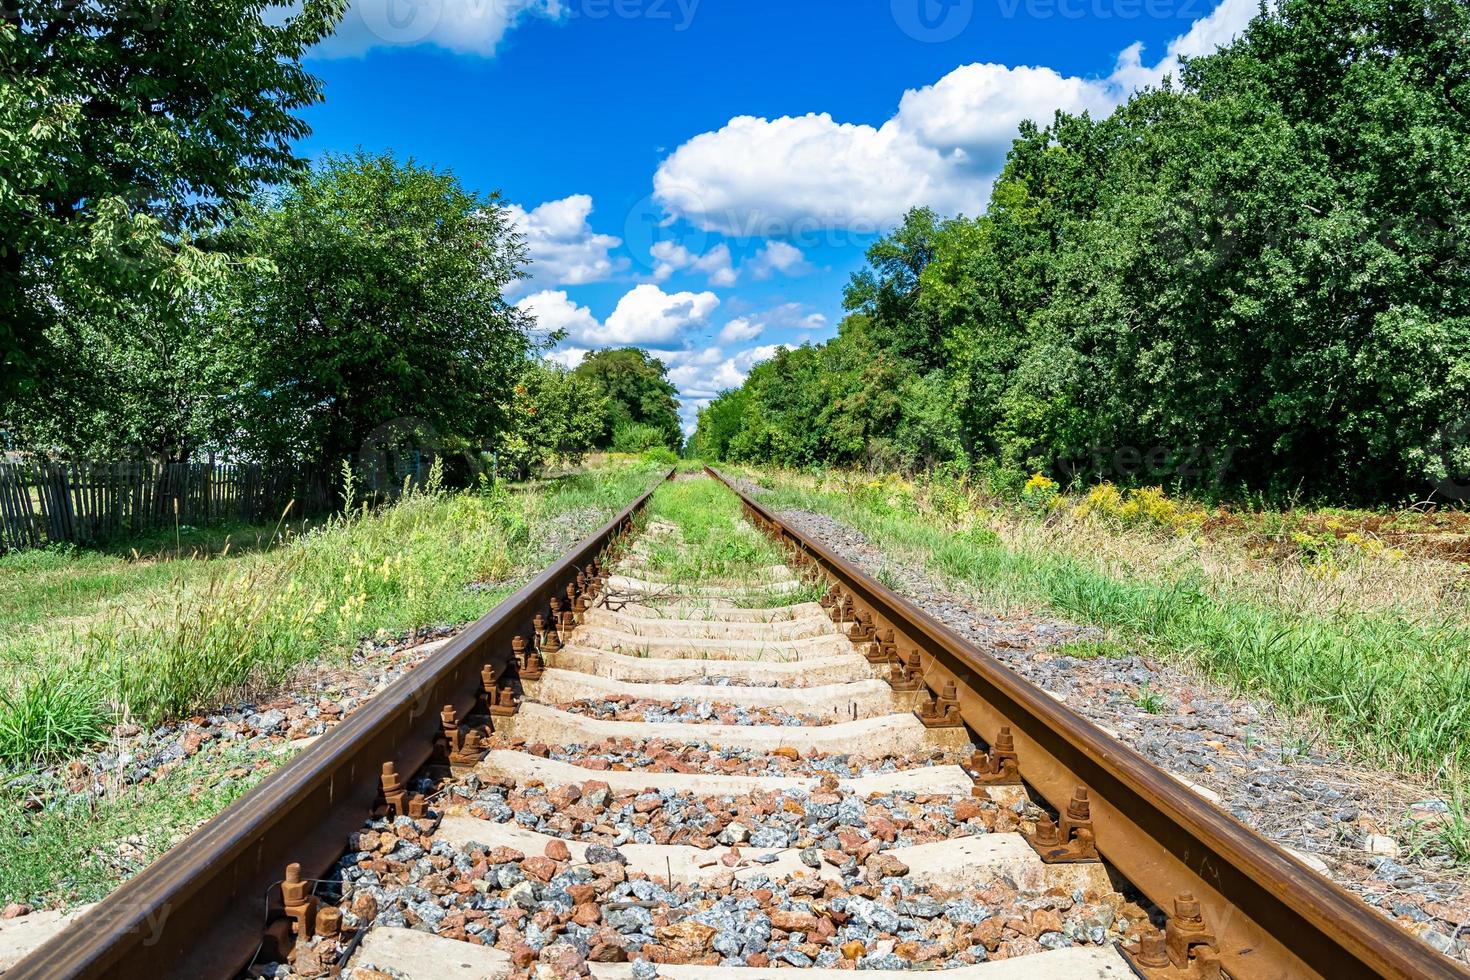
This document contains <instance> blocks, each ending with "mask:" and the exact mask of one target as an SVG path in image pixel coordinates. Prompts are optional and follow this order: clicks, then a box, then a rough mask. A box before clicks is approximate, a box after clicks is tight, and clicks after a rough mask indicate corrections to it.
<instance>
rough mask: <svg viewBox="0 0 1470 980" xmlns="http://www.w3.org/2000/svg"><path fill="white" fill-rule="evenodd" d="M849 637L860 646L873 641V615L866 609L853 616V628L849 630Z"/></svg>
mask: <svg viewBox="0 0 1470 980" xmlns="http://www.w3.org/2000/svg"><path fill="white" fill-rule="evenodd" d="M847 638H848V639H849V640H851V641H852V642H853V643H855V644H857V645H858V646H863V645H865V644H868V643H872V642H873V617H872V616H871V615H870V614H868V613H867V612H865V611H864V610H861V609H860V610H858V613H857V615H856V616H854V617H853V625H852V629H850V630H848V632H847Z"/></svg>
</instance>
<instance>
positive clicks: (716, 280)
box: [649, 241, 740, 287]
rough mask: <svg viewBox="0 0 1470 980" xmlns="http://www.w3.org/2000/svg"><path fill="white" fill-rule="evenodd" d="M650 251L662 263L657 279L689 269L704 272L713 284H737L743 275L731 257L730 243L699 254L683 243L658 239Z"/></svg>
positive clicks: (663, 278)
mask: <svg viewBox="0 0 1470 980" xmlns="http://www.w3.org/2000/svg"><path fill="white" fill-rule="evenodd" d="M649 251H650V253H651V254H652V255H653V257H654V259H656V260H657V262H658V264H657V265H656V266H654V270H653V279H654V282H666V281H667V280H668V278H669V277H670V276H672V275H673V274H674V273H675V272H679V271H682V270H685V269H693V270H695V271H698V272H703V273H704V274H705V275H706V276H707V277H708V278H709V282H710V285H712V286H722V287H728V286H733V285H735V283H736V282H737V281H738V280H739V278H740V274H739V273H738V272H737V271H736V270H735V264H734V261H733V259H732V258H731V257H730V246H729V245H726V244H724V243H721V244H719V245H716V246H715V247H714V248H712V249H710V250H709V251H708V252H706V253H704V254H703V255H695V254H694V253H693V252H691V251H689V249H687V248H685V247H684V246H683V245H679V244H677V243H675V242H667V241H661V242H654V243H653V247H652V248H651V249H649Z"/></svg>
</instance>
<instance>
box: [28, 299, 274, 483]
mask: <svg viewBox="0 0 1470 980" xmlns="http://www.w3.org/2000/svg"><path fill="white" fill-rule="evenodd" d="M210 299H211V296H210V294H208V293H207V292H206V293H201V294H194V295H190V296H188V297H185V298H184V299H182V300H179V301H175V300H173V299H171V298H169V297H167V296H158V295H152V294H144V295H142V296H140V297H139V299H138V300H137V301H136V302H135V303H132V304H128V305H126V306H123V307H122V308H120V309H115V310H113V311H111V312H109V313H108V314H107V315H106V316H100V317H99V316H95V315H94V316H87V315H77V314H75V313H73V312H68V313H67V314H66V315H65V316H64V317H63V318H62V319H61V321H60V322H59V323H57V324H55V325H53V326H52V327H50V328H48V330H47V343H48V345H49V347H50V349H51V351H52V352H53V353H54V357H53V358H52V359H51V360H52V363H51V367H50V369H49V370H48V371H47V373H46V383H45V384H42V385H37V386H36V387H35V388H34V389H32V390H31V391H29V392H27V393H25V394H23V395H21V396H19V397H17V398H15V399H13V400H12V401H11V403H10V414H9V422H10V424H11V426H12V437H13V438H14V440H15V442H16V443H17V445H19V446H21V447H24V448H28V449H31V450H34V451H38V452H43V453H44V452H52V451H55V452H59V453H61V454H63V455H65V456H67V457H69V458H72V459H88V460H98V461H116V460H133V459H138V458H149V459H152V460H155V461H158V462H180V463H183V462H191V461H196V460H197V459H198V458H199V457H200V456H201V455H203V454H206V453H208V452H210V451H214V450H222V449H228V448H229V445H230V440H231V438H232V436H233V435H234V431H235V429H234V422H233V420H232V413H231V409H230V404H229V397H228V395H229V392H230V391H231V390H233V388H234V386H235V385H236V384H237V383H238V379H239V378H240V377H241V375H242V372H243V371H246V370H248V369H249V367H248V363H245V364H242V363H239V362H237V360H236V357H235V355H236V354H238V353H240V352H239V351H237V350H236V349H235V347H234V346H233V345H232V344H231V343H230V342H229V338H228V335H227V332H226V331H225V330H224V329H223V328H222V325H221V324H220V323H219V318H218V317H216V316H215V315H214V310H213V308H212V307H210V306H209V305H208V303H209V301H210Z"/></svg>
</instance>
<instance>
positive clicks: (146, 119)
mask: <svg viewBox="0 0 1470 980" xmlns="http://www.w3.org/2000/svg"><path fill="white" fill-rule="evenodd" d="M345 5H346V0H297V2H295V3H290V4H288V3H283V2H272V0H168V2H158V3H135V2H130V0H87V2H79V0H12V2H10V3H8V4H6V6H5V9H4V11H0V399H3V398H6V397H8V396H10V395H13V394H15V393H16V392H17V391H18V390H21V389H24V388H29V387H31V385H32V383H33V381H34V379H35V377H36V376H37V373H38V372H39V371H40V369H41V367H42V365H43V363H45V362H46V361H47V360H48V359H49V352H48V345H47V336H48V330H50V329H51V328H52V327H54V326H55V325H56V324H57V321H58V318H59V311H58V302H57V300H58V299H60V298H64V299H65V301H66V302H67V303H70V304H71V305H72V306H73V307H76V306H79V305H81V304H84V303H85V304H87V308H86V310H84V311H76V310H73V313H75V314H76V315H85V316H88V317H89V318H90V319H89V323H91V324H92V325H93V327H95V328H97V329H102V328H103V327H104V325H105V322H106V316H107V315H108V314H109V312H112V311H114V308H118V309H117V310H116V313H117V315H118V316H120V317H124V318H126V317H128V316H130V315H131V313H130V307H131V308H133V309H135V308H136V305H135V304H134V302H133V300H134V298H135V297H137V296H138V295H140V294H141V293H144V292H153V293H159V294H165V295H170V296H173V297H175V298H177V297H179V296H181V295H183V294H184V293H186V292H188V290H189V289H190V288H191V275H192V270H193V269H194V267H195V265H196V260H197V256H190V255H188V254H183V255H180V256H179V257H178V261H171V262H160V261H151V260H150V261H144V262H138V261H136V259H137V255H138V253H139V252H140V251H141V252H145V253H146V252H158V251H164V252H167V251H172V250H174V249H176V248H178V247H180V246H181V245H183V244H185V243H184V242H181V241H180V236H182V235H185V234H187V233H188V232H190V231H191V230H199V229H202V228H207V227H209V226H211V225H213V224H214V223H215V222H216V221H218V220H219V219H220V218H221V217H223V216H225V215H226V214H228V213H229V211H230V209H231V207H232V206H233V205H235V204H238V203H240V202H241V201H243V200H244V199H245V198H246V197H248V196H249V195H250V194H252V193H253V192H254V191H255V189H256V188H257V187H258V186H259V185H260V184H262V183H276V182H281V181H284V180H287V179H289V178H291V177H293V176H294V175H295V174H296V173H297V172H298V170H299V165H300V162H301V161H299V160H298V158H297V156H296V154H295V153H294V152H293V150H292V143H293V141H295V140H297V139H299V138H300V137H301V136H303V135H305V133H306V132H307V128H306V125H305V123H303V122H302V121H301V119H300V118H299V117H298V116H297V115H296V114H295V113H296V111H297V110H299V109H301V108H303V107H305V106H308V105H311V104H312V103H314V102H317V101H319V99H320V97H321V87H320V84H319V83H318V82H317V80H316V79H315V78H313V77H312V76H311V75H309V74H308V73H307V72H305V71H304V70H303V69H302V67H301V64H300V60H301V57H302V55H303V54H304V52H305V51H306V50H307V49H308V48H309V47H311V46H312V45H313V44H315V43H316V42H317V41H319V40H320V39H321V38H322V37H324V36H325V35H327V34H328V33H330V32H331V30H332V29H333V28H334V26H335V25H336V23H337V21H338V19H339V18H340V17H341V15H342V13H343V10H344V8H345ZM184 251H185V252H186V253H187V251H188V250H187V249H185V250H184Z"/></svg>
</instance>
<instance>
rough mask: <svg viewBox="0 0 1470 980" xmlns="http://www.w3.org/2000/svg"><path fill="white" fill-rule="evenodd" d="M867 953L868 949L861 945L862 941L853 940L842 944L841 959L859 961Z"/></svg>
mask: <svg viewBox="0 0 1470 980" xmlns="http://www.w3.org/2000/svg"><path fill="white" fill-rule="evenodd" d="M867 951H868V948H867V947H866V946H864V945H863V944H862V941H861V940H858V939H854V940H852V941H851V942H846V943H843V944H842V957H843V959H847V960H856V959H860V958H862V955H863V954H864V953H866V952H867Z"/></svg>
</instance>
